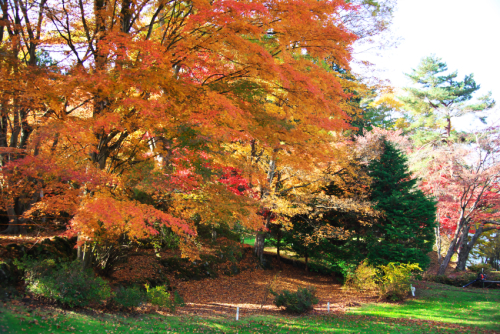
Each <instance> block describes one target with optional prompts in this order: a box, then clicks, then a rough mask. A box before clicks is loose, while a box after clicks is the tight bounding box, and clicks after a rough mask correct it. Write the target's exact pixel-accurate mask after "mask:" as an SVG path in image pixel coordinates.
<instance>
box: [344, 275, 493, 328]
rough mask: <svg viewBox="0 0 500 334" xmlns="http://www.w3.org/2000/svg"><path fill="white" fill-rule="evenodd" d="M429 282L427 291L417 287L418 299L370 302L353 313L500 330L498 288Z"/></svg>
mask: <svg viewBox="0 0 500 334" xmlns="http://www.w3.org/2000/svg"><path fill="white" fill-rule="evenodd" d="M427 285H428V287H429V289H428V290H420V289H418V290H417V292H416V297H417V298H416V299H414V300H408V301H407V302H405V303H404V304H370V305H365V306H363V307H360V308H357V309H354V310H352V311H351V312H350V313H351V314H354V315H366V316H376V317H390V318H406V319H409V318H411V319H422V320H432V321H438V322H442V323H449V324H459V325H463V326H477V327H480V328H483V329H489V330H496V331H500V291H499V290H493V289H484V290H483V289H463V288H457V287H452V286H448V285H442V284H437V283H427Z"/></svg>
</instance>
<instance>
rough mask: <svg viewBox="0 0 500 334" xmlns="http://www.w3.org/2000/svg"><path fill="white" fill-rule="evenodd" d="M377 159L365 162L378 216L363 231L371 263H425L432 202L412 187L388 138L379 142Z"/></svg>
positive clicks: (431, 235)
mask: <svg viewBox="0 0 500 334" xmlns="http://www.w3.org/2000/svg"><path fill="white" fill-rule="evenodd" d="M382 148H383V153H382V154H381V156H380V159H378V160H374V161H372V162H371V163H370V165H369V174H370V176H371V177H372V180H373V183H372V186H371V189H372V191H371V200H372V201H373V202H374V203H376V204H375V208H376V209H377V210H379V211H380V212H381V213H382V217H380V218H379V219H378V221H377V222H376V223H375V224H374V225H373V226H372V228H371V230H370V232H369V234H368V235H367V239H366V241H367V246H368V247H367V250H368V259H369V261H370V262H371V263H373V264H387V263H389V262H402V263H408V262H411V263H419V264H420V265H421V266H422V267H423V268H425V267H428V265H429V258H428V256H427V253H429V252H430V251H431V250H432V246H433V244H434V231H433V229H434V225H435V218H436V203H435V201H433V200H432V199H430V198H428V197H426V195H425V194H424V193H423V192H422V191H421V190H419V189H417V188H416V187H415V184H416V182H417V180H416V179H414V178H412V175H411V173H410V172H409V170H408V165H407V159H406V157H405V156H404V154H402V153H401V152H400V151H399V150H398V149H396V148H395V147H394V146H393V145H392V144H391V143H390V142H388V141H386V140H384V141H383V142H382Z"/></svg>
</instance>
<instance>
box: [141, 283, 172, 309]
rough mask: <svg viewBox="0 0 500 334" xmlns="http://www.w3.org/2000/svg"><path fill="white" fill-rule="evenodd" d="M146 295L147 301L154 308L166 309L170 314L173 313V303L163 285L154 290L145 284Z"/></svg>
mask: <svg viewBox="0 0 500 334" xmlns="http://www.w3.org/2000/svg"><path fill="white" fill-rule="evenodd" d="M145 286H146V295H147V299H148V301H149V302H150V303H151V304H153V305H156V306H160V307H167V308H169V309H170V311H171V312H174V311H175V303H174V302H172V301H171V300H170V292H168V289H167V287H166V286H164V285H159V286H156V287H154V288H152V287H150V286H149V284H146V285H145Z"/></svg>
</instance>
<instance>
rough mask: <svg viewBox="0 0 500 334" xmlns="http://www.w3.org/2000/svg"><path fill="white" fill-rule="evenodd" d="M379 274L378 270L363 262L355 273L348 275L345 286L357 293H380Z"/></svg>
mask: <svg viewBox="0 0 500 334" xmlns="http://www.w3.org/2000/svg"><path fill="white" fill-rule="evenodd" d="M378 274H379V272H378V270H377V268H375V267H373V266H371V265H369V264H368V262H367V261H363V262H362V263H361V264H360V265H359V266H358V267H357V268H356V270H355V271H354V272H353V273H351V274H348V276H347V280H346V283H345V285H346V286H347V287H348V288H352V289H354V290H356V291H378V290H379V286H378V284H377V278H378Z"/></svg>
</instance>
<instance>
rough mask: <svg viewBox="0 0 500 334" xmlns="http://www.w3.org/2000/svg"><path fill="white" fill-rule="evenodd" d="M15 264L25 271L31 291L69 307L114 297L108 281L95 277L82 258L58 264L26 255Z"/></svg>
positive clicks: (28, 288)
mask: <svg viewBox="0 0 500 334" xmlns="http://www.w3.org/2000/svg"><path fill="white" fill-rule="evenodd" d="M15 265H16V266H17V267H18V268H19V269H21V270H23V271H24V280H25V282H26V285H27V290H28V291H30V292H32V293H34V294H35V295H38V296H43V297H46V298H50V299H53V300H56V301H58V302H60V303H61V304H65V305H68V306H70V307H74V306H86V305H88V304H90V303H100V302H102V301H103V300H106V299H108V298H109V297H110V296H111V289H110V287H109V285H108V284H107V283H106V281H105V280H103V279H102V278H100V277H95V276H94V273H93V272H92V270H90V269H87V270H84V269H82V265H81V263H80V262H79V261H73V262H61V263H57V262H56V261H55V260H53V259H43V260H34V259H32V258H30V257H24V258H23V260H16V261H15Z"/></svg>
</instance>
